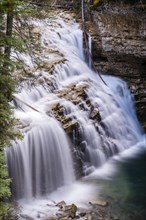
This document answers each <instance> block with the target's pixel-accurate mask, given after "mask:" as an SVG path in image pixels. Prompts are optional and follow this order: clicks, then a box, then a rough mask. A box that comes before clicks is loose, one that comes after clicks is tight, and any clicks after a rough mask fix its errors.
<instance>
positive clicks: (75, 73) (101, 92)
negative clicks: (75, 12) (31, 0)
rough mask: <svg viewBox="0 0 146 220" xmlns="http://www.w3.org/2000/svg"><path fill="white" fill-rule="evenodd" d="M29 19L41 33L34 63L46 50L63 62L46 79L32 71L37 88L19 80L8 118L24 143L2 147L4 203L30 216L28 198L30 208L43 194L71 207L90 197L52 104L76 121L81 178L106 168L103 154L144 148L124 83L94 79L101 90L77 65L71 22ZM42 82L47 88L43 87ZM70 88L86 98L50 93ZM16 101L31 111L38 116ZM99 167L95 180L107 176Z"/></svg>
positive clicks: (77, 37)
mask: <svg viewBox="0 0 146 220" xmlns="http://www.w3.org/2000/svg"><path fill="white" fill-rule="evenodd" d="M31 22H32V23H33V25H35V26H36V27H39V28H40V30H41V46H42V47H43V48H44V50H43V52H42V54H41V55H39V59H40V62H42V63H43V62H44V63H46V62H48V61H49V60H50V59H52V57H51V55H50V54H49V53H48V50H49V49H50V48H51V49H52V50H57V51H59V52H60V53H61V55H57V56H59V59H60V58H62V57H63V59H64V60H65V62H60V63H58V64H56V65H55V68H54V70H53V74H48V72H47V70H46V69H43V68H42V69H41V68H40V69H38V70H36V71H35V72H33V74H34V76H35V78H36V79H37V80H38V81H37V84H36V85H35V86H32V87H30V86H28V84H29V83H28V82H26V84H24V86H22V87H21V91H20V92H19V93H18V94H16V97H17V98H19V99H16V100H15V103H14V104H15V107H16V109H15V117H16V118H18V119H19V120H20V121H21V131H22V133H23V134H24V139H23V140H22V141H18V143H14V145H13V146H12V147H11V148H7V149H6V159H7V164H8V169H9V175H10V177H11V178H12V180H13V182H12V186H11V188H12V198H13V199H14V200H19V201H20V203H21V201H23V202H22V203H21V204H23V206H24V207H25V208H24V209H25V210H29V211H30V213H31V212H32V210H30V206H29V207H28V202H31V200H33V204H35V203H36V207H37V208H36V209H39V208H38V206H39V205H38V203H39V202H38V201H39V199H42V198H44V200H43V201H45V202H44V204H46V203H47V202H48V200H47V199H46V196H48V197H47V198H50V199H53V200H59V199H62V197H63V199H64V200H65V198H66V197H67V198H68V201H70V200H73V202H77V201H78V200H80V201H82V200H83V201H84V200H85V201H86V200H88V199H89V198H88V192H90V193H89V194H90V195H91V194H92V195H93V194H94V187H92V184H91V185H88V184H87V183H85V182H84V181H83V182H84V183H83V182H82V183H81V182H80V181H78V182H76V177H75V170H74V162H73V156H72V149H73V148H74V146H73V143H72V141H71V140H70V139H69V137H68V135H67V134H66V133H65V131H64V129H63V128H62V125H61V123H60V122H59V121H58V120H57V119H56V118H55V117H54V115H52V113H51V108H52V106H53V105H54V104H56V103H60V105H61V106H63V108H64V112H63V114H64V116H68V117H70V118H72V120H76V121H77V122H78V123H79V130H80V138H81V144H82V146H84V150H83V151H82V152H81V160H82V163H83V172H84V174H86V175H87V174H90V175H91V173H92V172H96V170H97V168H99V167H100V166H102V165H104V164H107V161H108V160H109V158H110V157H112V156H114V155H116V154H118V153H120V152H124V151H125V150H127V149H135V150H134V152H135V151H136V152H137V149H138V151H141V150H142V149H143V148H144V147H143V146H144V144H140V143H144V139H145V136H144V133H143V130H142V129H141V127H140V125H139V122H138V120H137V118H136V114H135V108H134V104H133V97H132V96H131V94H130V91H129V90H128V88H127V85H126V83H125V82H124V81H123V80H121V79H119V78H116V77H112V76H102V77H103V78H104V81H105V82H106V84H107V85H108V86H106V85H105V84H104V83H103V82H102V81H101V79H100V78H99V76H98V74H97V73H95V72H94V71H92V70H91V69H90V68H89V66H88V64H86V63H85V58H84V53H83V42H82V31H81V29H80V27H79V25H78V24H77V23H76V22H75V21H73V20H72V19H68V20H67V19H63V18H62V17H61V15H60V17H59V15H58V18H56V19H55V20H54V23H53V24H52V21H50V19H45V20H32V21H31ZM90 44H91V42H90ZM57 58H58V57H57ZM26 60H27V64H28V65H29V67H30V68H34V66H33V65H34V64H33V63H32V62H31V60H29V57H28V58H27V59H26ZM40 79H41V83H40ZM50 81H51V82H52V84H49V83H48V82H50ZM72 84H74V85H75V86H74V87H75V88H76V89H80V88H81V87H82V86H84V87H85V88H86V99H82V103H77V104H75V103H74V102H73V101H72V99H66V97H61V96H58V95H57V94H58V93H59V92H61V91H64V90H65V89H66V88H69V87H70V85H72ZM71 92H72V91H70V93H71ZM72 95H75V94H72ZM77 98H78V97H76V98H75V99H77ZM20 100H23V102H26V103H27V104H28V105H30V106H33V108H35V109H37V111H38V112H37V111H35V110H33V109H32V108H30V107H29V106H27V105H25V104H24V103H22V102H21V101H20ZM87 100H88V102H90V104H91V106H92V111H93V110H94V111H95V112H96V111H99V113H100V117H101V120H100V122H97V121H96V123H95V121H94V120H92V119H91V117H90V113H91V107H90V106H89V105H87V102H86V101H87ZM81 104H82V106H83V108H81ZM141 146H142V147H141ZM131 154H132V153H131ZM107 167H108V168H109V167H110V165H109V166H107ZM107 167H106V169H103V170H104V171H103V170H102V171H100V172H101V173H102V174H103V176H104V172H105V170H106V171H108V173H110V174H111V173H112V172H113V170H112V172H110V171H109V170H108V168H107ZM112 167H114V166H112ZM98 172H99V169H98ZM98 174H99V173H98ZM102 174H101V175H102ZM64 187H65V190H63V189H64ZM56 190H57V192H56ZM85 192H86V198H84V194H85ZM78 195H80V196H78ZM96 196H97V195H96ZM69 197H70V198H69ZM35 198H37V199H36V200H35V202H34V199H35ZM67 198H66V200H67ZM45 199H46V200H45ZM42 203H43V202H42V200H41V204H42ZM42 209H43V205H42ZM34 210H35V208H34ZM34 215H35V214H34ZM34 219H35V218H34Z"/></svg>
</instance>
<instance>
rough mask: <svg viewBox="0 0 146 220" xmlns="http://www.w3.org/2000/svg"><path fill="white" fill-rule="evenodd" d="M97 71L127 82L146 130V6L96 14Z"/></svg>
mask: <svg viewBox="0 0 146 220" xmlns="http://www.w3.org/2000/svg"><path fill="white" fill-rule="evenodd" d="M91 17H92V22H87V24H86V25H87V27H88V29H89V31H90V33H91V36H92V54H93V60H94V64H95V66H96V69H97V70H98V71H100V72H103V73H104V74H111V75H116V76H119V77H121V78H123V79H124V80H126V81H127V82H128V84H129V87H130V88H131V91H132V92H133V94H134V97H135V103H136V110H137V114H138V118H139V120H140V122H141V123H142V125H143V127H144V128H145V129H146V114H145V112H146V13H145V9H144V7H142V5H137V6H131V5H117V4H110V5H109V4H108V5H107V4H106V5H101V6H100V7H97V8H96V10H94V11H92V16H91Z"/></svg>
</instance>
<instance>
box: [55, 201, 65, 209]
mask: <svg viewBox="0 0 146 220" xmlns="http://www.w3.org/2000/svg"><path fill="white" fill-rule="evenodd" d="M65 205H66V203H65V201H61V202H58V203H57V204H56V206H59V207H60V208H61V207H64V206H65Z"/></svg>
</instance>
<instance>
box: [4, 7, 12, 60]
mask: <svg viewBox="0 0 146 220" xmlns="http://www.w3.org/2000/svg"><path fill="white" fill-rule="evenodd" d="M12 29H13V9H10V11H9V12H8V13H7V24H6V37H8V38H9V37H11V36H12ZM8 41H9V39H8ZM10 53H11V45H10V42H9V43H8V45H7V46H6V47H5V55H6V56H7V58H10Z"/></svg>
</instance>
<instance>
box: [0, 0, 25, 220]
mask: <svg viewBox="0 0 146 220" xmlns="http://www.w3.org/2000/svg"><path fill="white" fill-rule="evenodd" d="M20 5H21V1H19V0H1V1H0V220H8V219H9V217H8V213H9V210H10V206H9V205H8V204H7V201H8V198H9V197H10V195H11V193H10V189H9V184H10V181H11V180H10V179H9V178H8V172H7V167H6V161H5V157H4V148H5V147H6V146H10V145H11V142H12V140H15V139H16V137H18V136H19V135H18V133H17V132H16V131H15V130H14V125H15V119H14V117H13V108H12V106H11V104H10V101H12V98H13V93H14V92H15V80H14V79H13V77H12V72H13V71H14V69H15V67H16V65H17V64H16V62H14V61H12V60H11V59H10V51H11V48H13V49H16V50H18V51H22V50H23V49H24V48H23V44H22V41H21V39H20V38H19V37H18V36H15V35H12V28H13V17H14V16H15V15H16V14H18V13H20V10H22V9H21V7H20ZM11 19H12V20H11ZM8 23H9V24H8ZM7 49H8V50H7Z"/></svg>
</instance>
